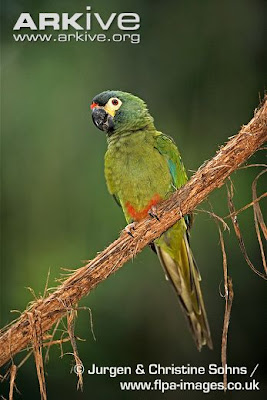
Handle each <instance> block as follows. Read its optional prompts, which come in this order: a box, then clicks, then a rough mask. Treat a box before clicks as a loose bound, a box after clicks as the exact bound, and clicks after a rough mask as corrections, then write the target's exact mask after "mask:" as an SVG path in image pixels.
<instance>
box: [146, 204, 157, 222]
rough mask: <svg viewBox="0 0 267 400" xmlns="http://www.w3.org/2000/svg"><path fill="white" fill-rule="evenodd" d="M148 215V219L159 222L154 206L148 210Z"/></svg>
mask: <svg viewBox="0 0 267 400" xmlns="http://www.w3.org/2000/svg"><path fill="white" fill-rule="evenodd" d="M148 214H149V215H150V217H152V218H156V220H158V221H159V217H158V214H157V207H156V206H152V207H151V208H150V210H149V211H148Z"/></svg>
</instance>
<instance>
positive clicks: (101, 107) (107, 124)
mask: <svg viewBox="0 0 267 400" xmlns="http://www.w3.org/2000/svg"><path fill="white" fill-rule="evenodd" d="M90 107H91V110H92V118H93V122H94V124H95V125H96V127H97V128H98V129H100V130H102V131H104V132H106V133H107V134H108V136H111V135H112V134H114V133H118V134H120V133H123V132H125V131H137V130H140V129H143V128H145V127H147V126H150V125H153V118H152V117H151V115H150V114H149V112H148V109H147V106H146V103H145V102H144V101H143V100H141V99H139V97H136V96H134V95H132V94H131V93H126V92H121V91H119V90H110V91H106V92H102V93H100V94H98V95H97V96H95V97H94V98H93V101H92V104H91V106H90Z"/></svg>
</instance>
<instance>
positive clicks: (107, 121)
mask: <svg viewBox="0 0 267 400" xmlns="http://www.w3.org/2000/svg"><path fill="white" fill-rule="evenodd" d="M91 109H92V118H93V122H94V124H95V126H96V127H97V128H98V129H100V130H101V131H104V132H106V133H111V132H112V131H113V130H114V121H113V116H112V115H111V114H109V113H108V112H106V110H105V109H104V108H103V107H100V106H98V105H96V104H95V103H93V104H92V105H91Z"/></svg>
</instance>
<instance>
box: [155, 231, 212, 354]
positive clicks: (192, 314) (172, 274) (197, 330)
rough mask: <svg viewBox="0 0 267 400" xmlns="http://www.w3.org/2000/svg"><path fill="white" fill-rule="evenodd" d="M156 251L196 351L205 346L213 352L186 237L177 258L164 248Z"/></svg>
mask: <svg viewBox="0 0 267 400" xmlns="http://www.w3.org/2000/svg"><path fill="white" fill-rule="evenodd" d="M155 248H156V251H157V255H158V257H159V259H160V262H161V264H162V266H163V269H164V271H165V274H166V277H167V279H168V280H170V281H171V283H172V285H173V287H174V289H175V291H176V293H177V295H178V297H179V300H180V304H181V307H182V309H183V311H184V314H185V315H186V317H187V320H188V322H189V327H190V330H191V332H192V335H193V338H194V340H195V342H196V346H197V348H198V350H201V347H202V346H204V345H206V344H207V345H208V347H209V348H210V349H212V340H211V334H210V328H209V323H208V319H207V315H206V311H205V307H204V301H203V297H202V293H201V288H200V281H201V277H200V273H199V270H198V268H197V266H196V263H195V260H194V257H193V254H192V252H191V249H190V247H189V243H188V238H187V235H186V234H185V235H184V237H183V238H182V240H181V246H179V253H178V255H177V257H176V258H177V259H176V258H175V259H174V257H173V255H170V254H169V252H167V251H166V248H163V246H161V245H158V244H156V245H155Z"/></svg>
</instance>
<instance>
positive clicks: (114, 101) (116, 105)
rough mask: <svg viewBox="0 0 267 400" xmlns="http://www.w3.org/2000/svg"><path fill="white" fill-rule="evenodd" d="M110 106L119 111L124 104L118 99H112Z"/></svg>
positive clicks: (109, 102)
mask: <svg viewBox="0 0 267 400" xmlns="http://www.w3.org/2000/svg"><path fill="white" fill-rule="evenodd" d="M108 105H109V107H110V108H112V109H113V110H115V111H117V110H118V109H119V108H120V106H121V105H122V102H121V101H120V99H118V98H117V97H111V99H109V101H108Z"/></svg>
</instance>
